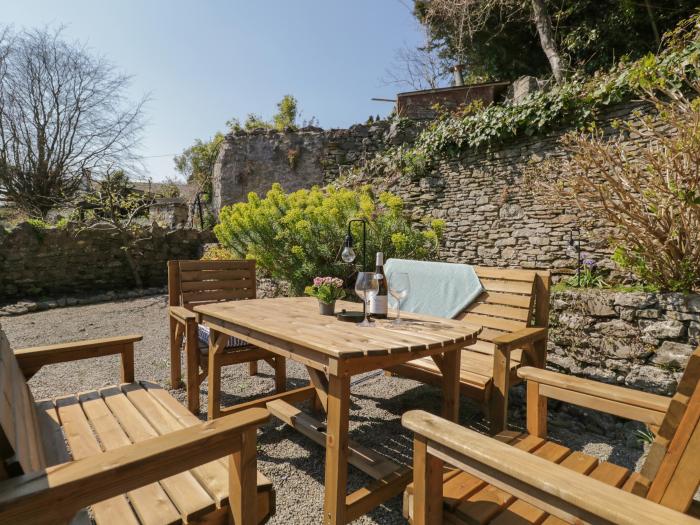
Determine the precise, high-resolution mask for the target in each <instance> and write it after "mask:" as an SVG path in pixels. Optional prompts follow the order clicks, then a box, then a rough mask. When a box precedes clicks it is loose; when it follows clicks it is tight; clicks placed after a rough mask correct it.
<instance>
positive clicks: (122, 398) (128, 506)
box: [37, 381, 274, 525]
mask: <svg viewBox="0 0 700 525" xmlns="http://www.w3.org/2000/svg"><path fill="white" fill-rule="evenodd" d="M37 408H38V413H39V422H40V425H41V428H42V434H43V435H44V436H45V440H49V441H50V442H51V443H53V446H52V448H51V450H50V454H48V455H49V456H50V459H51V464H57V463H62V462H65V461H70V460H73V459H75V460H77V459H81V458H84V457H87V456H91V455H95V454H100V453H102V452H103V451H106V450H111V449H114V448H119V447H123V446H127V445H131V444H132V443H137V442H140V441H143V440H146V439H150V438H153V437H156V436H159V435H162V434H168V433H170V432H174V431H176V430H180V429H182V428H185V427H189V426H192V425H197V424H200V423H201V421H200V420H199V419H198V418H197V417H195V416H194V415H192V414H191V413H190V412H189V411H188V410H187V409H186V408H185V407H184V406H182V405H181V404H180V403H179V402H178V401H177V400H175V398H173V397H172V396H170V394H168V393H167V392H166V391H165V390H163V389H162V388H161V387H160V386H158V385H156V384H154V383H149V382H145V381H142V382H140V383H128V384H123V385H120V386H112V387H107V388H102V389H100V390H99V391H92V392H85V393H81V394H78V395H71V396H65V397H61V398H57V399H56V400H55V401H51V400H45V401H40V402H37ZM59 422H60V423H59ZM66 441H67V442H68V447H67V448H66V447H65V442H66ZM273 504H274V493H273V490H272V485H271V483H270V481H269V480H267V478H265V477H264V476H263V475H262V474H260V473H259V472H258V521H259V522H260V521H263V520H265V519H266V518H267V517H268V516H269V514H270V511H271V510H272V507H273ZM92 511H93V516H94V518H95V521H96V522H97V523H98V525H99V524H112V523H114V524H117V523H119V524H138V523H192V522H194V523H196V522H199V520H202V521H206V523H227V522H228V521H227V520H228V512H229V511H228V463H227V460H226V458H224V459H220V460H217V461H212V462H211V463H208V464H206V465H202V466H199V467H196V468H193V469H192V470H189V471H186V472H183V473H180V474H177V475H175V476H171V477H169V478H167V479H164V480H161V481H160V482H158V483H152V484H151V485H148V486H145V487H141V488H138V489H136V490H133V491H131V492H129V493H127V494H124V495H121V496H117V497H114V498H111V499H109V500H105V501H102V502H100V503H97V504H95V505H93V506H92Z"/></svg>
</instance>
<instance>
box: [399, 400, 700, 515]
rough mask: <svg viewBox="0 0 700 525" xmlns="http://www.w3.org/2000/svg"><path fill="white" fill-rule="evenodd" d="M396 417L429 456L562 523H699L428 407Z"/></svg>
mask: <svg viewBox="0 0 700 525" xmlns="http://www.w3.org/2000/svg"><path fill="white" fill-rule="evenodd" d="M401 422H402V424H403V426H405V427H406V428H408V429H410V430H412V431H413V432H415V433H416V434H417V435H419V436H422V439H425V440H426V441H427V452H428V454H429V455H431V456H434V457H437V458H439V459H442V460H443V461H445V462H447V463H450V464H452V465H454V466H456V467H458V468H459V469H461V470H464V471H465V472H468V473H470V474H472V475H474V476H477V477H478V478H480V479H482V480H484V481H486V482H487V483H490V484H492V485H494V486H496V487H497V488H499V489H501V490H504V491H506V492H508V493H510V494H513V495H514V496H516V497H517V498H520V499H522V500H524V501H527V502H528V503H530V504H532V505H535V506H536V507H538V508H541V509H543V510H544V511H546V512H548V513H550V514H552V515H554V516H557V517H559V518H561V519H563V520H565V521H567V523H573V522H574V520H580V521H582V522H585V523H600V522H606V523H607V522H609V523H615V524H618V525H639V524H640V523H644V524H645V525H667V524H669V523H674V524H675V525H700V520H697V519H695V518H692V517H690V516H687V515H685V514H682V513H680V512H678V511H675V510H672V509H670V508H667V507H664V506H662V505H659V504H657V503H654V502H652V501H649V500H646V499H643V498H641V497H639V496H636V495H634V494H631V493H629V492H625V491H624V490H621V489H618V488H616V487H613V486H610V485H606V484H605V483H603V482H601V481H598V480H596V479H593V478H590V477H587V476H584V475H583V474H579V473H577V472H574V471H572V470H570V469H567V468H566V467H562V466H561V465H558V464H556V463H551V462H549V461H547V460H546V459H543V458H540V457H537V456H535V455H533V454H529V453H527V452H525V451H523V450H519V449H517V448H515V447H511V446H509V445H506V444H505V443H501V442H500V441H498V440H495V439H493V438H489V437H486V436H484V435H482V434H479V433H478V432H474V431H473V430H469V429H466V428H463V427H460V426H459V425H457V424H455V423H452V422H450V421H447V420H445V419H442V418H440V417H438V416H434V415H432V414H428V413H427V412H423V411H420V410H413V411H410V412H407V413H405V414H404V415H403V417H402V418H401ZM441 477H442V476H440V478H441ZM576 522H578V521H576Z"/></svg>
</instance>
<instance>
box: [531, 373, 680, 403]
mask: <svg viewBox="0 0 700 525" xmlns="http://www.w3.org/2000/svg"><path fill="white" fill-rule="evenodd" d="M518 375H519V376H520V377H522V378H523V379H526V380H528V381H529V380H532V381H535V382H537V383H540V384H542V385H548V386H552V387H557V388H561V389H563V390H567V391H569V392H574V393H575V392H579V393H581V394H587V395H590V396H594V397H599V398H602V399H609V400H611V401H616V402H618V403H622V404H626V405H631V406H633V407H640V408H645V409H648V410H652V411H655V412H661V413H663V412H664V411H665V410H666V409H667V408H668V406H669V399H668V398H667V397H664V396H659V395H656V394H649V393H647V392H640V391H638V390H632V389H630V388H624V387H620V386H616V385H609V384H607V383H601V382H599V381H592V380H590V379H583V378H580V377H575V376H569V375H565V374H558V373H556V372H552V371H549V370H541V369H539V368H534V367H524V368H522V369H521V370H520V371H519V372H518Z"/></svg>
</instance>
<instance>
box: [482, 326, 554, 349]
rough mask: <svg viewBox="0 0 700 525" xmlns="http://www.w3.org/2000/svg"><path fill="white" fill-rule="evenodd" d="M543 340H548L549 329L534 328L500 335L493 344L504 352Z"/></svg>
mask: <svg viewBox="0 0 700 525" xmlns="http://www.w3.org/2000/svg"><path fill="white" fill-rule="evenodd" d="M543 339H547V328H541V327H537V326H532V327H528V328H523V329H522V330H518V331H517V332H512V333H510V334H503V335H499V336H498V337H496V338H495V339H494V340H493V343H494V344H495V345H496V346H498V347H499V348H502V349H503V350H515V349H517V348H522V347H523V346H524V345H526V344H529V343H534V342H535V341H541V340H543Z"/></svg>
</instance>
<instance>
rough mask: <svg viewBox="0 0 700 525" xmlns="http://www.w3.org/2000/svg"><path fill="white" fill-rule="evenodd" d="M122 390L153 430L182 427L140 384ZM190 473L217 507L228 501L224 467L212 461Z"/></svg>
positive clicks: (166, 431)
mask: <svg viewBox="0 0 700 525" xmlns="http://www.w3.org/2000/svg"><path fill="white" fill-rule="evenodd" d="M122 392H124V393H125V394H126V397H127V398H128V399H129V401H131V403H132V404H133V405H134V406H135V407H136V408H137V409H138V410H139V412H141V414H142V415H143V416H144V417H145V418H146V419H148V422H149V423H150V424H151V426H152V427H153V428H154V430H155V431H156V432H157V433H158V434H160V435H165V434H169V433H171V432H175V431H177V430H181V429H182V428H184V427H183V425H182V422H181V421H178V419H177V418H176V417H173V414H172V412H171V410H169V409H167V408H166V407H165V406H163V404H162V403H161V402H159V401H158V400H157V399H155V398H154V397H153V396H152V395H151V393H150V391H148V390H146V389H144V388H143V387H142V386H141V385H138V384H135V383H132V384H127V385H122ZM190 473H191V474H192V475H193V476H194V477H195V478H196V479H197V480H198V481H199V483H200V484H201V486H202V488H203V489H204V490H205V491H206V492H207V493H208V494H209V496H210V497H211V498H213V499H214V501H215V502H216V506H217V507H221V506H225V505H226V504H227V503H228V474H227V471H226V467H225V466H224V465H223V464H222V463H220V462H218V461H213V462H211V463H207V464H206V465H201V466H198V467H195V468H193V469H192V470H190Z"/></svg>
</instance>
